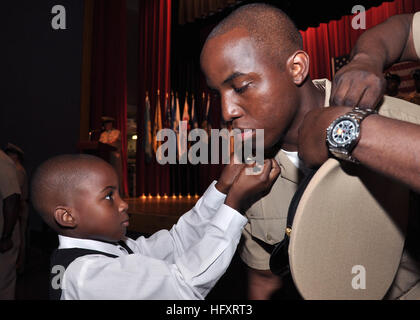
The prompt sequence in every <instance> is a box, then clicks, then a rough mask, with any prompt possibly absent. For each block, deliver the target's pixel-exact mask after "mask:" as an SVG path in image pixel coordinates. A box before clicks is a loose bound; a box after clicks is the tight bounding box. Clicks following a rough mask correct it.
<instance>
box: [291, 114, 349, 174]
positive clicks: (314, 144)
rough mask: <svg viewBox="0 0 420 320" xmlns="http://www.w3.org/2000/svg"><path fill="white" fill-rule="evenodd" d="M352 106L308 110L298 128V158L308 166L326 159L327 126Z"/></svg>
mask: <svg viewBox="0 0 420 320" xmlns="http://www.w3.org/2000/svg"><path fill="white" fill-rule="evenodd" d="M351 109H352V108H349V107H334V108H317V109H314V110H311V111H310V112H308V113H307V114H306V116H305V118H304V120H303V122H302V125H301V126H300V128H299V139H298V152H299V158H301V159H302V160H303V162H304V163H305V165H306V166H308V167H317V166H320V165H322V164H323V163H324V162H325V161H327V159H328V148H327V143H326V134H327V128H328V126H329V125H330V124H331V122H333V121H334V120H335V119H336V118H338V117H339V116H341V115H343V114H345V113H347V112H348V111H350V110H351Z"/></svg>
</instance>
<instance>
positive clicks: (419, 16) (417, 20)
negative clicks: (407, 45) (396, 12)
mask: <svg viewBox="0 0 420 320" xmlns="http://www.w3.org/2000/svg"><path fill="white" fill-rule="evenodd" d="M412 30H413V41H414V48H415V49H416V53H417V56H418V57H419V58H420V11H419V12H416V13H415V14H414V17H413V26H412Z"/></svg>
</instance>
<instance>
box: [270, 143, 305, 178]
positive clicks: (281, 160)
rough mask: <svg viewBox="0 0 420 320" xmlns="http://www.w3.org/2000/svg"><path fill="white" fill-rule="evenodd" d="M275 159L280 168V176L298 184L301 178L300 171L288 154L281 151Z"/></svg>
mask: <svg viewBox="0 0 420 320" xmlns="http://www.w3.org/2000/svg"><path fill="white" fill-rule="evenodd" d="M275 159H276V161H277V163H278V164H279V166H280V170H281V171H280V176H281V177H282V178H284V179H286V180H289V181H292V182H294V183H298V182H299V180H300V176H301V173H300V170H299V168H297V167H296V166H295V165H294V164H293V162H292V161H290V159H289V157H288V156H287V155H286V153H284V152H283V151H282V150H280V151H279V152H278V153H277V155H276V157H275Z"/></svg>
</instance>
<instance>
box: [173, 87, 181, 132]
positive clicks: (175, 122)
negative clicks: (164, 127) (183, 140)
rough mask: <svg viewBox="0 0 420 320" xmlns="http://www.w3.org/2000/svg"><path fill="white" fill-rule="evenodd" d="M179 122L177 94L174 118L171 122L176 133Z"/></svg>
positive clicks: (179, 113)
mask: <svg viewBox="0 0 420 320" xmlns="http://www.w3.org/2000/svg"><path fill="white" fill-rule="evenodd" d="M180 122H181V112H180V110H179V97H178V93H177V94H176V103H175V116H174V121H173V130H174V131H175V132H178V130H179V123H180Z"/></svg>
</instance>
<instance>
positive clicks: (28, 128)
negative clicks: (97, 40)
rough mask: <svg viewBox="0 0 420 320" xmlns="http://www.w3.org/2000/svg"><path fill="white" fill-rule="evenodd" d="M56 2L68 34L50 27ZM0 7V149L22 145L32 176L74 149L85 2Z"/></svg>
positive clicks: (8, 3)
mask: <svg viewBox="0 0 420 320" xmlns="http://www.w3.org/2000/svg"><path fill="white" fill-rule="evenodd" d="M57 4H60V5H63V6H64V7H65V9H66V26H67V29H65V30H54V29H53V28H52V26H51V21H52V18H53V17H54V16H55V14H52V13H51V9H52V8H53V6H54V5H57ZM1 7H2V8H1V9H0V21H2V24H4V25H3V27H2V28H1V39H2V43H3V45H2V49H1V50H0V51H1V60H0V61H1V65H2V67H1V78H2V84H1V93H2V94H1V96H2V97H1V100H0V146H1V147H3V146H4V145H5V144H6V143H7V142H12V143H14V144H16V145H18V146H19V147H21V148H22V149H23V150H24V151H25V155H26V156H25V158H26V161H25V163H24V165H25V167H26V170H27V171H28V175H29V176H30V175H31V173H32V172H33V170H34V168H35V167H36V166H38V165H39V164H40V163H41V162H42V161H44V160H45V159H46V158H48V157H51V156H53V155H57V154H62V153H72V152H75V151H76V145H77V142H78V140H79V126H80V88H81V77H80V76H81V61H82V24H83V0H61V1H60V2H57V1H48V0H42V1H39V0H37V1H31V0H23V1H19V2H15V1H4V2H3V3H2V4H1ZM35 219H36V218H35Z"/></svg>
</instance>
